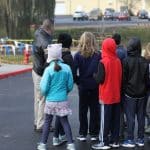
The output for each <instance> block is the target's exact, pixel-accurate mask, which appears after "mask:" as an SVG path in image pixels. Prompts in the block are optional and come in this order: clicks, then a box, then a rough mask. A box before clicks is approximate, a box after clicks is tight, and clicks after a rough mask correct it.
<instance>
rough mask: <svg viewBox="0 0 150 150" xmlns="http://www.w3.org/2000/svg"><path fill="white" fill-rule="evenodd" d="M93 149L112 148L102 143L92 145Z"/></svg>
mask: <svg viewBox="0 0 150 150" xmlns="http://www.w3.org/2000/svg"><path fill="white" fill-rule="evenodd" d="M92 148H93V149H110V148H111V147H110V146H108V145H105V144H104V143H101V142H100V143H98V144H94V145H92Z"/></svg>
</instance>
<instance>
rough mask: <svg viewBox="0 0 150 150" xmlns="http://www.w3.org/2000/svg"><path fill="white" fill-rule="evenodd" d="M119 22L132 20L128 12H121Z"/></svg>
mask: <svg viewBox="0 0 150 150" xmlns="http://www.w3.org/2000/svg"><path fill="white" fill-rule="evenodd" d="M118 20H120V21H121V20H128V21H129V20H131V17H130V15H129V13H128V12H120V13H119V15H118Z"/></svg>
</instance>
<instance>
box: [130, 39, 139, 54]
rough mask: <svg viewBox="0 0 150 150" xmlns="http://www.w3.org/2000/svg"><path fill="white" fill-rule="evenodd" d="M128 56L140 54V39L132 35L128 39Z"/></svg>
mask: <svg viewBox="0 0 150 150" xmlns="http://www.w3.org/2000/svg"><path fill="white" fill-rule="evenodd" d="M127 53H128V56H140V55H141V41H140V39H139V38H137V37H133V38H131V39H130V40H129V42H128V45H127Z"/></svg>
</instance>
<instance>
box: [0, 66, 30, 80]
mask: <svg viewBox="0 0 150 150" xmlns="http://www.w3.org/2000/svg"><path fill="white" fill-rule="evenodd" d="M31 70H32V65H19V64H18V65H16V64H15V65H14V64H1V66H0V79H4V78H8V77H9V76H15V75H17V74H22V73H25V72H29V71H31Z"/></svg>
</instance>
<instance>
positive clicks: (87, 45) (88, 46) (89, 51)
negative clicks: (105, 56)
mask: <svg viewBox="0 0 150 150" xmlns="http://www.w3.org/2000/svg"><path fill="white" fill-rule="evenodd" d="M78 48H79V51H80V52H81V55H83V56H84V57H86V58H88V57H91V56H92V55H93V54H94V53H95V52H97V43H96V38H95V36H94V34H93V33H91V32H84V33H83V34H82V35H81V37H80V41H79V45H78Z"/></svg>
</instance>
